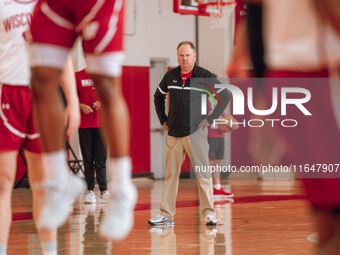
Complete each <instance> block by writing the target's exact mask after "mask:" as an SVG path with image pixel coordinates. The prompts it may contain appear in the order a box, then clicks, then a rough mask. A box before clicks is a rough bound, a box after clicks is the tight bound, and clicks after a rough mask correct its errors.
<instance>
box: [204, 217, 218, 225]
mask: <svg viewBox="0 0 340 255" xmlns="http://www.w3.org/2000/svg"><path fill="white" fill-rule="evenodd" d="M205 224H206V225H208V226H209V225H213V226H217V219H216V217H215V216H214V215H207V216H205Z"/></svg>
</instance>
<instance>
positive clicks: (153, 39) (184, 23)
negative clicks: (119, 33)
mask: <svg viewBox="0 0 340 255" xmlns="http://www.w3.org/2000/svg"><path fill="white" fill-rule="evenodd" d="M172 9H173V1H172V0H126V12H125V13H126V27H125V33H126V34H132V33H134V11H135V14H136V15H135V18H136V20H135V21H136V22H135V23H136V28H135V34H134V35H132V36H125V37H124V39H125V48H126V59H125V61H124V65H129V66H149V64H150V58H151V57H155V58H169V59H170V63H169V64H170V66H177V65H178V63H177V56H176V48H177V44H178V43H179V42H180V41H184V40H190V41H193V42H195V17H194V16H192V15H180V14H177V13H174V12H173V11H172Z"/></svg>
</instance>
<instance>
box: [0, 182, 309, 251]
mask: <svg viewBox="0 0 340 255" xmlns="http://www.w3.org/2000/svg"><path fill="white" fill-rule="evenodd" d="M134 183H135V184H136V185H137V187H138V194H139V199H138V203H137V206H136V208H135V225H134V227H133V230H132V232H131V233H130V235H129V236H128V237H127V238H126V239H124V240H122V241H120V242H108V241H106V240H104V239H102V238H101V237H100V236H99V234H98V229H99V223H100V220H101V217H102V215H103V214H105V212H106V210H107V205H105V204H96V205H85V204H84V203H83V202H82V199H80V200H79V201H77V202H76V203H75V205H74V206H73V211H72V214H71V217H70V218H69V220H68V222H67V223H65V224H64V225H63V226H62V227H61V228H60V229H59V232H58V254H72V255H73V254H76V255H81V254H91V255H92V254H94V255H97V254H98V255H99V254H105V255H106V254H203V255H205V254H226V255H241V254H242V255H243V254H246V255H247V254H251V255H260V254H261V255H267V254H273V255H291V254H294V255H299V254H301V255H302V254H312V253H313V247H314V244H313V235H312V234H313V231H314V226H313V222H312V217H311V214H310V211H309V207H308V203H307V201H306V200H305V197H304V195H303V194H302V192H301V188H300V183H299V181H296V180H295V181H280V180H275V181H257V180H250V179H240V180H233V179H232V180H229V184H223V186H224V187H225V188H227V189H229V188H231V191H232V192H234V193H235V198H234V201H228V202H218V203H216V204H215V209H216V212H217V217H218V220H219V225H218V227H207V226H205V225H204V222H203V221H202V219H201V218H200V215H199V207H198V200H197V198H198V196H197V190H196V182H195V180H191V179H184V180H181V181H180V187H179V192H178V198H177V213H176V216H175V226H174V228H173V229H171V228H165V229H164V228H150V227H149V226H148V223H147V221H148V219H149V218H150V217H153V216H155V215H157V214H158V208H159V203H160V199H161V195H162V191H163V181H161V180H156V181H154V180H150V179H145V178H140V179H139V178H138V179H134ZM97 195H98V194H97ZM31 201H32V198H31V192H30V190H29V189H25V188H21V189H16V190H14V191H13V222H12V226H11V232H10V237H9V238H10V240H9V243H8V254H9V255H18V254H20V255H21V254H34V255H38V254H41V250H40V243H39V239H38V235H37V232H36V229H35V226H34V224H33V220H32V209H31ZM0 231H1V230H0ZM314 239H315V238H314Z"/></svg>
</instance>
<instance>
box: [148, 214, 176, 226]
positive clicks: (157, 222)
mask: <svg viewBox="0 0 340 255" xmlns="http://www.w3.org/2000/svg"><path fill="white" fill-rule="evenodd" d="M148 223H149V225H153V226H173V225H174V221H173V220H170V219H168V218H167V217H164V216H162V215H157V216H156V217H154V218H152V219H150V220H149V221H148Z"/></svg>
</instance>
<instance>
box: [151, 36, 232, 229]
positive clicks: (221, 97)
mask: <svg viewBox="0 0 340 255" xmlns="http://www.w3.org/2000/svg"><path fill="white" fill-rule="evenodd" d="M177 59H178V63H179V66H178V67H176V68H174V69H172V70H170V71H168V72H167V73H166V74H165V75H164V77H163V79H162V81H161V83H160V84H159V87H158V88H157V90H156V92H155V95H154V100H155V108H156V111H157V115H158V118H159V120H160V123H161V125H162V126H163V128H164V129H165V131H167V132H168V136H167V147H166V163H165V164H166V178H165V187H164V192H163V196H162V200H161V205H160V215H158V216H156V217H155V218H153V219H150V220H149V224H150V225H164V224H173V217H174V215H175V212H176V196H177V190H178V182H179V175H180V172H181V166H182V163H183V161H184V159H185V154H186V153H187V154H188V155H189V157H190V160H191V163H192V165H193V166H194V168H195V173H196V176H197V186H198V195H199V201H200V207H201V212H202V215H203V216H204V217H205V221H206V224H207V225H217V220H216V218H215V210H214V209H213V185H212V179H211V174H210V173H209V172H208V171H206V170H207V169H208V166H209V159H208V153H209V144H208V141H207V126H208V125H210V124H212V123H213V121H214V119H217V118H218V117H219V116H220V115H221V114H222V112H223V111H224V109H225V108H226V106H227V104H228V102H229V100H230V94H229V92H228V91H227V90H226V89H223V88H220V89H219V90H218V91H216V89H215V88H216V87H219V86H218V84H219V83H220V82H219V81H218V80H217V79H216V76H215V75H214V74H212V73H211V72H209V71H208V70H206V69H204V68H202V67H199V66H197V65H196V63H195V62H196V52H195V46H194V44H193V43H192V42H189V41H183V42H180V43H179V45H178V47H177ZM215 85H217V86H215ZM208 92H209V94H210V95H211V96H214V97H217V99H218V100H216V107H215V110H214V111H213V113H212V114H211V115H210V116H208V115H207V112H205V111H204V109H207V100H204V98H206V97H207V95H208V94H207V93H208ZM167 94H169V95H170V107H169V113H168V115H166V113H165V98H166V95H167ZM197 169H198V171H197Z"/></svg>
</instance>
